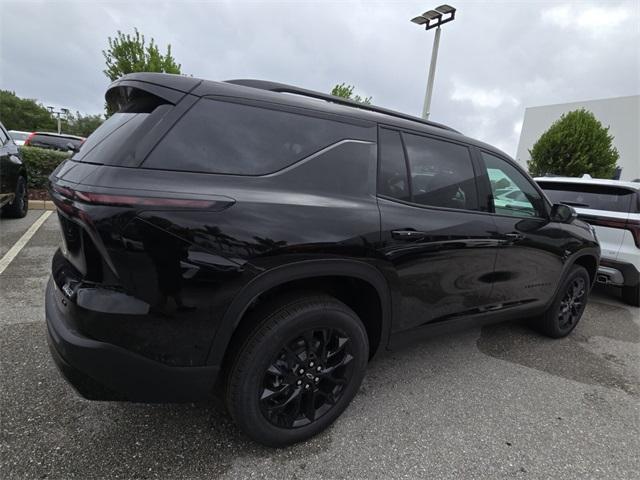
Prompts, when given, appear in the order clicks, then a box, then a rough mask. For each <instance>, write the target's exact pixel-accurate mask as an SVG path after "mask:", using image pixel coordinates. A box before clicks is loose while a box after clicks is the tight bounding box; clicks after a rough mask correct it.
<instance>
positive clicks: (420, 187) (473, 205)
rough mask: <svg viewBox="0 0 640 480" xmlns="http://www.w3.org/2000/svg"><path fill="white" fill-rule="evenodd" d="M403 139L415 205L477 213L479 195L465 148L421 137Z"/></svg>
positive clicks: (407, 136) (469, 157) (405, 137)
mask: <svg viewBox="0 0 640 480" xmlns="http://www.w3.org/2000/svg"><path fill="white" fill-rule="evenodd" d="M402 136H403V138H404V142H405V147H406V149H407V157H408V159H409V169H410V171H411V175H410V178H411V192H412V201H413V202H414V203H419V204H421V205H428V206H433V207H442V208H458V209H463V210H478V191H477V188H476V180H475V174H474V170H473V165H472V163H471V155H470V153H469V149H468V148H467V147H465V146H463V145H459V144H456V143H451V142H447V141H443V140H437V139H434V138H430V137H423V136H420V135H413V134H407V133H403V135H402Z"/></svg>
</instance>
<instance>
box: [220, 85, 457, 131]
mask: <svg viewBox="0 0 640 480" xmlns="http://www.w3.org/2000/svg"><path fill="white" fill-rule="evenodd" d="M225 83H232V84H234V85H242V86H244V87H252V88H259V89H260V90H268V91H270V92H282V93H293V94H296V95H302V96H305V97H311V98H317V99H319V100H325V101H327V102H332V103H337V104H339V105H346V106H348V107H354V108H359V109H360V110H367V111H370V112H377V113H383V114H385V115H390V116H392V117H396V118H402V119H404V120H410V121H412V122H419V123H422V124H424V125H429V126H431V127H436V128H442V129H443V130H448V131H450V132H455V133H460V132H458V131H457V130H454V129H453V128H451V127H448V126H446V125H442V124H441V123H437V122H431V121H429V120H424V119H422V118H418V117H414V116H412V115H408V114H406V113H401V112H396V111H395V110H389V109H387V108H382V107H376V106H375V105H367V104H365V103H359V102H356V101H353V100H348V99H346V98H341V97H337V96H335V95H330V94H328V93H322V92H316V91H315V90H307V89H306V88H299V87H295V86H293V85H287V84H285V83H278V82H269V81H267V80H253V79H235V80H226V81H225Z"/></svg>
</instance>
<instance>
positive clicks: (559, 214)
mask: <svg viewBox="0 0 640 480" xmlns="http://www.w3.org/2000/svg"><path fill="white" fill-rule="evenodd" d="M576 218H578V214H577V212H576V211H575V210H574V209H573V208H572V207H570V206H569V205H565V204H564V203H556V204H554V205H553V207H551V220H552V221H554V222H559V223H571V222H573V221H574V220H575V219H576Z"/></svg>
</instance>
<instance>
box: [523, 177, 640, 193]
mask: <svg viewBox="0 0 640 480" xmlns="http://www.w3.org/2000/svg"><path fill="white" fill-rule="evenodd" d="M534 180H535V181H536V182H550V183H575V184H581V185H605V186H609V187H626V188H631V189H634V190H640V182H625V181H623V180H608V179H605V178H591V177H588V176H583V177H536V178H534Z"/></svg>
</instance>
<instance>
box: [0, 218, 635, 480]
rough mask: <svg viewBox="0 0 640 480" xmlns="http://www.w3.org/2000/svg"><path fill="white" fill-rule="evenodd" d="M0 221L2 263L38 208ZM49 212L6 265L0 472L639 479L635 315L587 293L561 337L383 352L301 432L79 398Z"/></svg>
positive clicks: (524, 332)
mask: <svg viewBox="0 0 640 480" xmlns="http://www.w3.org/2000/svg"><path fill="white" fill-rule="evenodd" d="M42 213H43V212H42V211H35V212H30V213H29V215H28V217H27V218H25V219H22V220H4V219H3V220H1V221H0V258H2V256H4V255H5V254H6V252H7V251H9V249H11V247H12V246H13V245H14V244H15V242H16V241H17V240H18V239H19V238H20V237H21V236H22V235H23V234H24V232H26V231H27V229H28V228H29V226H30V225H32V224H33V222H34V221H35V220H36V219H37V218H38V217H39V216H40V215H42ZM59 239H60V234H59V232H58V225H57V220H56V217H55V214H54V215H51V216H50V217H49V218H48V219H47V220H46V221H45V223H44V224H43V225H42V227H40V229H39V230H38V231H37V232H36V233H35V235H34V236H33V237H32V238H31V239H30V240H29V241H28V243H27V244H26V245H25V246H24V248H23V249H22V250H21V251H20V252H19V253H18V254H17V256H16V257H15V258H14V259H13V261H12V262H11V263H10V264H9V265H8V266H7V267H6V269H5V270H4V272H3V273H1V274H0V402H1V403H0V477H2V478H3V479H14V478H15V479H24V478H33V479H44V478H47V479H54V478H55V479H76V478H77V479H91V478H123V479H134V478H136V479H138V478H139V479H154V478H188V479H215V478H224V479H241V478H279V479H280V478H286V479H290V478H298V479H302V478H304V479H307V478H345V479H374V478H375V479H377V478H409V479H416V478H433V479H448V478H451V479H456V480H460V479H474V478H477V479H489V478H524V479H547V478H548V479H573V478H575V479H581V480H582V479H589V478H594V479H596V478H597V479H603V478H611V479H638V478H640V348H639V345H640V309H638V308H632V307H628V306H626V305H624V304H623V303H621V302H620V301H619V300H618V299H617V298H616V297H615V296H613V295H611V294H610V292H603V291H599V290H596V291H595V292H594V293H593V294H592V297H591V300H590V303H589V306H588V307H587V310H586V312H585V315H584V317H583V319H582V321H581V323H580V324H579V326H578V327H577V328H576V330H575V331H574V332H573V333H572V334H571V335H570V336H569V337H568V338H565V339H562V340H550V339H547V338H544V337H541V336H540V335H538V334H536V333H534V332H532V331H530V330H529V329H527V328H526V327H524V326H523V325H520V324H518V323H505V324H499V325H492V326H487V327H483V328H475V329H471V330H467V331H465V332H461V333H456V334H449V335H443V336H440V337H436V338H432V339H429V340H426V341H421V342H418V343H416V344H414V345H411V346H408V347H407V348H405V349H403V350H400V351H397V352H393V353H388V354H385V355H383V356H381V357H378V358H377V359H375V360H374V361H373V362H372V363H371V364H370V366H369V369H368V372H367V376H366V378H365V380H364V383H363V385H362V388H361V389H360V392H359V393H358V395H357V397H356V398H355V400H354V401H353V403H352V404H351V406H350V407H349V408H348V409H347V410H346V411H345V413H344V414H343V415H342V417H340V418H339V419H338V421H337V422H336V423H335V424H334V425H333V426H332V427H330V428H329V429H328V430H327V431H325V432H324V433H322V434H321V435H319V436H317V437H315V438H313V439H312V440H310V441H307V442H304V443H301V444H298V445H295V446H293V447H289V448H286V449H279V450H273V449H268V448H264V447H261V446H259V445H256V444H255V443H252V442H251V441H249V440H248V439H246V437H244V436H243V435H242V434H241V433H240V432H239V431H238V430H237V428H236V427H235V426H234V424H233V422H232V421H231V420H230V418H229V416H228V415H227V414H226V413H225V412H224V411H223V410H222V409H221V408H219V407H217V406H215V405H207V404H188V405H150V404H130V403H119V402H92V401H88V400H84V399H83V398H81V397H80V396H78V395H77V394H76V393H75V391H74V390H73V389H72V388H71V387H70V386H69V385H68V384H66V383H65V381H64V380H63V379H62V377H61V376H60V374H59V373H58V371H57V370H56V367H55V366H54V364H53V362H52V361H51V358H50V355H49V351H48V347H47V343H46V336H45V331H46V327H45V323H44V307H43V298H44V288H45V285H46V282H47V278H48V274H49V269H50V260H51V256H52V254H53V252H54V251H55V248H56V247H57V244H58V242H59Z"/></svg>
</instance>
